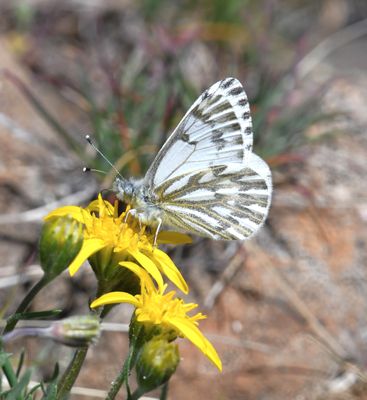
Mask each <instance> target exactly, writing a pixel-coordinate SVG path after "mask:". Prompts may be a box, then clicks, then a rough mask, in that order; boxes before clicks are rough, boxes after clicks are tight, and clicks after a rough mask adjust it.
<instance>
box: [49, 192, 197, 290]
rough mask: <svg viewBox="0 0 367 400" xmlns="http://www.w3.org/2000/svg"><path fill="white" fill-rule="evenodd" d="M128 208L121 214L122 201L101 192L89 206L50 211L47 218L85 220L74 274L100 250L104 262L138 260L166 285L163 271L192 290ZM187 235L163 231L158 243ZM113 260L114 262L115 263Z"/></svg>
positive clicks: (71, 267)
mask: <svg viewBox="0 0 367 400" xmlns="http://www.w3.org/2000/svg"><path fill="white" fill-rule="evenodd" d="M127 211H128V209H127V210H126V211H125V212H123V213H122V214H120V215H119V213H118V202H117V201H116V202H115V204H114V205H112V204H110V203H109V202H107V201H106V200H104V199H103V198H102V196H101V194H99V195H98V199H97V200H94V201H92V202H91V203H90V204H89V206H88V207H86V208H82V207H77V206H66V207H61V208H58V209H56V210H54V211H52V212H51V213H49V214H48V215H47V216H46V217H45V220H48V219H50V218H52V217H55V216H64V215H70V216H71V217H72V218H74V219H76V220H77V221H79V222H81V223H82V224H84V227H85V229H84V240H83V245H82V248H81V250H80V252H79V253H78V255H77V256H76V257H75V259H74V260H73V262H72V263H71V264H70V265H69V272H70V275H72V276H73V275H74V274H75V273H76V272H77V271H78V269H79V268H80V267H81V265H82V264H83V263H84V261H86V260H87V259H88V258H89V257H91V256H92V255H94V254H96V253H97V254H96V256H98V260H99V261H100V263H101V264H102V265H111V260H113V261H114V262H115V263H114V265H116V267H117V265H118V262H119V261H122V260H131V259H133V260H135V261H136V262H137V263H138V264H139V265H141V266H142V267H143V268H145V269H146V271H148V272H149V274H151V275H152V277H153V278H154V279H155V281H156V282H157V284H158V286H159V287H160V288H162V286H163V278H162V274H164V275H166V276H167V277H168V279H170V280H171V281H172V282H173V283H174V284H175V285H176V286H177V287H178V288H179V289H180V290H182V291H183V292H184V293H187V292H188V286H187V283H186V281H185V280H184V278H183V277H182V275H181V273H180V271H179V270H178V269H177V267H176V266H175V264H174V263H173V261H172V260H171V258H170V257H169V256H168V255H167V254H166V253H164V252H163V251H162V250H160V249H158V248H157V247H156V246H154V245H153V241H154V235H153V234H150V233H149V234H147V233H146V232H145V228H146V227H145V226H142V227H140V226H139V222H138V221H137V220H136V219H134V218H131V217H130V218H128V222H126V221H125V219H126V212H127ZM189 241H191V239H190V238H189V237H188V236H187V235H183V234H180V233H175V232H161V233H160V234H159V235H158V240H157V242H158V243H175V244H178V243H188V242H189ZM112 264H113V263H112Z"/></svg>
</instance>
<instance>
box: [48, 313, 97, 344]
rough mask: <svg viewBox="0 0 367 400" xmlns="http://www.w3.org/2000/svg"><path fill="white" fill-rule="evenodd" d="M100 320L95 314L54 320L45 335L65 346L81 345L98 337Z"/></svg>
mask: <svg viewBox="0 0 367 400" xmlns="http://www.w3.org/2000/svg"><path fill="white" fill-rule="evenodd" d="M99 334H100V321H99V317H98V316H97V315H84V316H83V315H82V316H75V317H70V318H65V319H62V320H60V321H55V322H53V323H52V325H51V326H50V327H49V328H48V334H47V337H49V338H51V339H53V340H55V341H57V342H59V343H63V344H65V345H67V346H73V347H82V346H87V345H88V344H89V343H90V342H93V341H95V340H97V339H98V337H99Z"/></svg>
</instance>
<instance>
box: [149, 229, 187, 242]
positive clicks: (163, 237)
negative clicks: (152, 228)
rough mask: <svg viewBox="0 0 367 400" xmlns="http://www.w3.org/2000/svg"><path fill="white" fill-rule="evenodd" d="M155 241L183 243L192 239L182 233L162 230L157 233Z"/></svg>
mask: <svg viewBox="0 0 367 400" xmlns="http://www.w3.org/2000/svg"><path fill="white" fill-rule="evenodd" d="M157 242H158V243H159V244H185V243H192V239H191V237H190V236H189V235H185V234H184V233H179V232H171V231H162V232H159V234H158V238H157Z"/></svg>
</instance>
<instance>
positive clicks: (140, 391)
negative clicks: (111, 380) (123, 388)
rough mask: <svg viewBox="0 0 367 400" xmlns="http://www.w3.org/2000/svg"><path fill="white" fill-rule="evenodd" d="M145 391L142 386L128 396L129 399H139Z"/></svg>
mask: <svg viewBox="0 0 367 400" xmlns="http://www.w3.org/2000/svg"><path fill="white" fill-rule="evenodd" d="M144 393H145V390H143V389H141V388H137V389H136V390H135V392H134V393H133V394H132V395H131V396H129V397H128V400H138V399H140V397H141V396H143V395H144Z"/></svg>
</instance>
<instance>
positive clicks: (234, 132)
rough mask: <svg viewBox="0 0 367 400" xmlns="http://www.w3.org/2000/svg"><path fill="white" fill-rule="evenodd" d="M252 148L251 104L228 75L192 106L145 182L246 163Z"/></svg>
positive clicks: (154, 183)
mask: <svg viewBox="0 0 367 400" xmlns="http://www.w3.org/2000/svg"><path fill="white" fill-rule="evenodd" d="M251 150H252V122H251V116H250V107H249V103H248V99H247V96H246V93H245V91H244V89H243V87H242V85H241V83H240V82H239V81H238V80H237V79H235V78H226V79H223V80H222V81H219V82H217V83H215V84H214V85H213V86H211V87H210V88H209V89H208V90H206V91H205V92H204V93H203V94H202V95H201V96H200V97H199V98H198V99H197V100H196V101H195V103H194V104H193V105H192V106H191V108H190V109H189V110H188V112H187V113H186V115H185V116H184V117H183V119H182V120H181V122H180V123H179V124H178V126H177V128H176V129H175V130H174V132H173V133H172V134H171V136H170V137H169V138H168V140H167V141H166V143H165V144H164V145H163V147H162V148H161V150H160V151H159V153H158V154H157V156H156V158H155V159H154V161H153V163H152V165H151V166H150V168H149V170H148V172H147V174H146V176H145V178H144V184H145V186H147V187H149V188H156V187H158V186H159V185H160V184H162V183H164V182H165V181H167V180H169V179H170V178H173V177H175V176H180V175H182V174H185V173H187V172H191V171H198V170H201V169H205V168H208V167H211V166H215V165H225V164H228V163H234V164H236V163H239V164H243V163H244V162H245V160H246V157H247V155H248V154H250V153H251Z"/></svg>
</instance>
